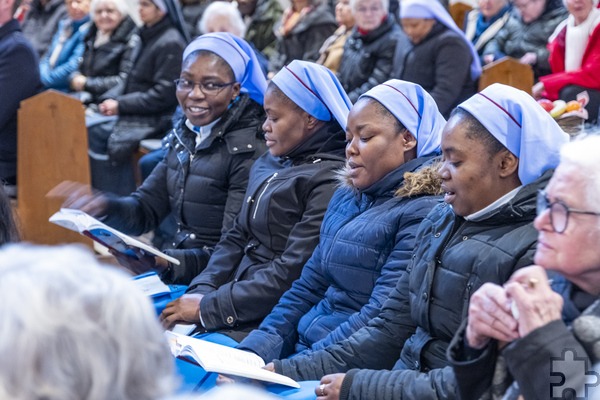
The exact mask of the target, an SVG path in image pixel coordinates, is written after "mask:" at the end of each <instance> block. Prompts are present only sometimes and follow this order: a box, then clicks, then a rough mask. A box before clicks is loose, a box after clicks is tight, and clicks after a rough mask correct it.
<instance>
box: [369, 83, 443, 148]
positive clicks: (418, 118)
mask: <svg viewBox="0 0 600 400" xmlns="http://www.w3.org/2000/svg"><path fill="white" fill-rule="evenodd" d="M363 97H371V98H373V99H375V100H377V101H378V102H380V103H381V104H382V105H383V106H384V107H385V108H387V109H388V111H389V112H391V113H392V114H393V115H394V117H396V119H398V121H400V122H401V123H402V125H404V127H405V128H406V129H408V131H409V132H410V133H412V135H413V136H414V137H415V138H416V139H417V155H418V156H419V157H421V156H424V155H427V154H432V153H439V152H440V142H441V139H442V130H443V129H444V125H445V124H446V120H445V119H444V117H443V116H442V114H440V111H439V110H438V107H437V104H436V103H435V100H433V97H431V95H429V93H427V92H426V91H425V89H423V88H422V87H421V86H419V85H417V84H415V83H411V82H406V81H401V80H399V79H392V80H389V81H387V82H384V83H382V84H381V85H377V86H375V87H374V88H373V89H371V90H369V91H368V92H366V93H365V94H363V95H362V96H360V97H359V99H361V98H363Z"/></svg>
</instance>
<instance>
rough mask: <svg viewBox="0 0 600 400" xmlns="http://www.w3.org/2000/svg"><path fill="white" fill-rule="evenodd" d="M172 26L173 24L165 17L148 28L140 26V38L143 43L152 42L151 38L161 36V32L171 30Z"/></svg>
mask: <svg viewBox="0 0 600 400" xmlns="http://www.w3.org/2000/svg"><path fill="white" fill-rule="evenodd" d="M172 26H173V24H172V23H171V20H170V19H169V16H168V15H165V16H164V17H163V19H161V20H160V21H158V22H157V23H156V24H154V25H152V26H150V27H148V26H142V27H141V28H140V37H141V38H142V41H143V42H148V41H150V40H152V39H153V38H155V37H157V36H159V35H161V34H162V33H163V32H165V31H166V30H167V29H169V28H171V27H172Z"/></svg>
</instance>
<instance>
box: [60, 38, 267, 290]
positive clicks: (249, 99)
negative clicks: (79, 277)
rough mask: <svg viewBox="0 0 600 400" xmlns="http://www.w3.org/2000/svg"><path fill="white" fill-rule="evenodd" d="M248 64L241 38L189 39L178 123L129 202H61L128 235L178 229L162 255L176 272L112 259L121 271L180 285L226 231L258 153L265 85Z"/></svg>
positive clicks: (98, 197)
mask: <svg viewBox="0 0 600 400" xmlns="http://www.w3.org/2000/svg"><path fill="white" fill-rule="evenodd" d="M255 63H256V58H255V55H254V52H253V50H252V48H251V47H250V45H248V44H247V43H246V42H245V41H244V40H243V39H240V38H237V37H235V36H233V35H231V34H228V33H213V34H208V35H203V36H201V37H199V38H197V39H196V40H195V41H193V42H192V43H191V44H190V45H188V46H187V47H186V49H185V51H184V54H183V67H182V70H181V74H180V78H179V79H177V81H176V82H177V87H176V95H177V100H178V101H179V104H180V106H181V108H182V109H183V112H184V116H183V118H181V119H180V120H178V121H177V122H176V124H175V128H174V129H173V130H172V131H171V132H170V133H169V134H168V135H167V137H166V138H165V145H166V155H165V157H164V159H163V160H162V161H161V162H160V163H159V164H158V166H157V167H156V168H155V169H154V170H153V171H152V173H151V175H150V176H149V177H148V178H147V179H146V180H145V181H144V184H143V185H142V186H141V187H140V188H139V189H138V190H137V191H136V192H134V193H132V194H131V195H130V196H126V197H122V198H117V197H114V196H111V197H109V196H106V195H103V194H95V195H93V196H84V197H83V198H78V197H79V196H78V194H77V193H75V194H74V195H73V199H72V200H71V201H69V202H67V204H69V203H71V204H72V205H71V206H73V205H75V206H77V207H80V208H83V209H84V210H86V211H88V212H91V213H92V214H94V215H96V216H105V218H106V219H105V222H106V223H108V224H109V225H111V226H113V227H115V228H117V229H120V230H122V231H125V232H127V233H130V234H141V233H143V232H147V231H149V230H152V229H154V228H156V227H157V226H158V224H160V223H161V222H162V220H163V219H164V218H165V217H167V216H168V215H169V214H170V213H172V214H173V215H174V217H175V220H176V222H177V226H178V229H177V233H176V234H175V236H173V237H171V238H169V239H170V240H168V245H167V246H166V247H167V248H166V250H165V252H167V253H169V254H170V255H171V256H173V257H175V258H177V259H178V260H179V261H180V265H170V264H166V263H165V264H157V262H159V260H158V259H155V258H154V257H144V258H142V260H144V262H142V261H141V260H136V259H134V258H122V259H120V262H121V263H122V264H124V265H125V266H126V267H129V268H130V269H132V270H134V271H135V272H139V273H141V272H144V271H146V270H148V269H154V270H157V271H158V272H162V278H163V280H165V281H166V282H169V283H180V284H188V283H189V282H190V281H191V280H192V278H194V277H195V276H196V275H197V274H198V273H199V272H200V271H202V270H203V269H204V268H205V267H206V264H207V262H208V258H209V256H210V254H211V253H212V250H213V248H214V246H215V245H216V244H217V242H218V240H219V238H220V237H221V234H222V233H223V232H226V231H227V230H229V228H231V226H232V225H233V220H234V218H235V216H236V215H237V213H238V212H239V210H240V207H241V204H242V200H243V196H244V191H245V190H246V185H247V183H248V174H249V171H250V166H251V165H252V163H253V161H254V159H256V158H257V157H258V156H259V155H261V154H262V153H263V152H264V151H265V145H264V141H263V140H262V132H261V130H260V125H261V123H262V121H263V119H264V112H263V110H262V107H261V104H262V98H263V92H264V90H265V88H266V80H265V78H264V76H263V75H262V72H261V70H260V67H259V66H258V65H257V64H255Z"/></svg>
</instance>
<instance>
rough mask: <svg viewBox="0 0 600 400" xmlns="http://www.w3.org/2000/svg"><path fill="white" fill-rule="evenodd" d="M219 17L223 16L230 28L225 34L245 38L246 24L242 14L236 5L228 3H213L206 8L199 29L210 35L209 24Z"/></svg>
mask: <svg viewBox="0 0 600 400" xmlns="http://www.w3.org/2000/svg"><path fill="white" fill-rule="evenodd" d="M217 16H223V17H226V18H227V21H228V27H227V30H226V31H225V32H229V33H231V34H233V35H235V36H238V37H241V38H243V37H244V35H245V34H246V24H244V20H243V19H242V14H241V13H240V11H239V10H238V8H237V5H236V4H235V3H230V2H228V1H213V2H212V3H210V4H209V5H208V7H206V9H205V10H204V12H203V13H202V18H200V22H198V29H199V30H200V32H202V33H209V32H208V31H207V29H208V27H207V25H208V23H209V21H211V20H212V19H214V18H215V17H217Z"/></svg>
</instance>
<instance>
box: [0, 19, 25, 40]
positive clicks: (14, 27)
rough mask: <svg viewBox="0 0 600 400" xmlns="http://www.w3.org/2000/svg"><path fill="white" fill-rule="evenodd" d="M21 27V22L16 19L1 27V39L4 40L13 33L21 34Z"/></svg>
mask: <svg viewBox="0 0 600 400" xmlns="http://www.w3.org/2000/svg"><path fill="white" fill-rule="evenodd" d="M20 31H21V26H20V25H19V21H17V20H16V19H14V18H13V19H11V20H9V21H8V22H7V23H5V24H4V25H2V26H0V39H4V37H5V36H8V35H10V34H11V33H13V32H20Z"/></svg>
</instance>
